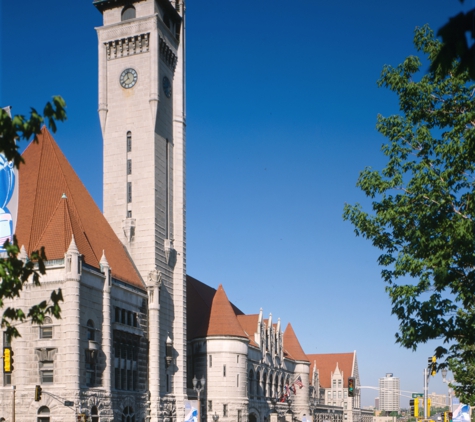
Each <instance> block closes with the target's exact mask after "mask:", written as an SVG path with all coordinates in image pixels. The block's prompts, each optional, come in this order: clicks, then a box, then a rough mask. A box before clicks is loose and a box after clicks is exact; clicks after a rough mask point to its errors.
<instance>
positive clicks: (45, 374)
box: [40, 361, 54, 384]
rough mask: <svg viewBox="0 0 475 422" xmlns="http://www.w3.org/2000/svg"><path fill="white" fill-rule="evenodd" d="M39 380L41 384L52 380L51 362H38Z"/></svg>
mask: <svg viewBox="0 0 475 422" xmlns="http://www.w3.org/2000/svg"><path fill="white" fill-rule="evenodd" d="M40 382H41V384H52V383H53V382H54V373H53V362H49V361H48V362H40Z"/></svg>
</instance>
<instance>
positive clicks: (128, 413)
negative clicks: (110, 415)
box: [122, 406, 135, 422]
mask: <svg viewBox="0 0 475 422" xmlns="http://www.w3.org/2000/svg"><path fill="white" fill-rule="evenodd" d="M122 422H135V413H134V409H132V408H131V407H130V406H127V407H126V408H125V409H124V411H123V412H122Z"/></svg>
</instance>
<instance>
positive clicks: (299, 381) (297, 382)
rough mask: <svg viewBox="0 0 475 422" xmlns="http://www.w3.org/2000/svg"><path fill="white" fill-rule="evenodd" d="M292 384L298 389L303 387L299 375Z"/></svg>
mask: <svg viewBox="0 0 475 422" xmlns="http://www.w3.org/2000/svg"><path fill="white" fill-rule="evenodd" d="M294 382H295V384H297V385H298V386H299V388H302V387H303V382H302V378H300V375H299V376H298V377H297V379H296V380H295V381H294Z"/></svg>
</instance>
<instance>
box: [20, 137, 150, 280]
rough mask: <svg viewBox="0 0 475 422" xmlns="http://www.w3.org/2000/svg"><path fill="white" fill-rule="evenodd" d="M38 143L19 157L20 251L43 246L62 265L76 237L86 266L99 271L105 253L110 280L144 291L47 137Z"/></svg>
mask: <svg viewBox="0 0 475 422" xmlns="http://www.w3.org/2000/svg"><path fill="white" fill-rule="evenodd" d="M37 139H38V143H35V142H32V143H31V144H30V145H29V146H28V147H27V148H26V150H25V152H24V153H23V158H24V160H25V164H23V165H22V166H21V168H20V171H19V204H18V221H17V224H16V233H15V234H16V236H17V239H18V243H19V245H20V246H21V245H24V246H25V249H26V250H27V252H28V253H30V252H32V251H33V250H35V249H38V248H39V247H40V246H44V247H45V252H46V256H47V257H48V260H53V259H62V258H64V254H65V252H66V251H67V249H68V247H69V244H70V242H71V237H72V235H73V234H74V238H75V242H76V244H77V246H78V249H79V252H80V253H81V254H82V255H83V256H84V262H85V263H86V264H88V265H91V266H93V267H95V268H100V266H99V261H100V259H101V256H102V251H103V250H104V251H105V255H106V257H107V260H108V262H109V264H110V266H111V269H112V276H113V277H114V278H117V279H119V280H121V281H123V282H125V283H128V284H131V285H133V286H136V287H139V288H141V289H144V288H145V285H144V283H143V281H142V279H141V277H140V275H139V273H138V272H137V270H136V269H135V267H134V265H133V263H132V261H131V259H130V257H129V256H128V253H127V251H126V249H125V248H124V246H123V245H122V243H121V242H120V240H119V239H118V238H117V236H116V235H115V233H114V231H113V230H112V228H111V227H110V226H109V223H108V222H107V221H106V219H105V217H104V216H103V215H102V213H101V211H100V210H99V208H98V207H97V205H96V203H95V202H94V200H93V199H92V197H91V196H90V195H89V193H88V191H87V189H86V188H85V186H84V185H83V184H82V182H81V181H80V179H79V177H78V176H77V174H76V173H75V172H74V170H73V168H72V167H71V165H70V164H69V162H68V160H67V159H66V157H65V156H64V155H63V153H62V152H61V150H60V149H59V147H58V145H57V144H56V142H55V141H54V139H53V137H52V136H51V134H50V132H49V131H48V130H47V129H46V128H43V129H42V130H41V134H39V135H38V137H37ZM63 194H64V195H65V197H63Z"/></svg>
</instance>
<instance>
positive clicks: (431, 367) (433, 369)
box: [427, 356, 437, 377]
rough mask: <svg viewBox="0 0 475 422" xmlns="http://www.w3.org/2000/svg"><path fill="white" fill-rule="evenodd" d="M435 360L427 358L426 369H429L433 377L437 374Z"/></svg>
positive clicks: (434, 358) (433, 357)
mask: <svg viewBox="0 0 475 422" xmlns="http://www.w3.org/2000/svg"><path fill="white" fill-rule="evenodd" d="M436 362H437V358H436V357H435V356H432V357H429V358H427V363H428V365H427V367H428V368H429V372H430V374H431V375H432V376H433V377H435V374H437V363H436Z"/></svg>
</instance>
